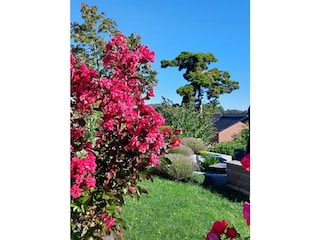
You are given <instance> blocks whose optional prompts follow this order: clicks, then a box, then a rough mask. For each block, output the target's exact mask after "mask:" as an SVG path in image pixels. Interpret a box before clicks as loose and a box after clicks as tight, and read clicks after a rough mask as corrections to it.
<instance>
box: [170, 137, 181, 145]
mask: <svg viewBox="0 0 320 240" xmlns="http://www.w3.org/2000/svg"><path fill="white" fill-rule="evenodd" d="M180 144H181V139H180V138H174V139H173V143H172V144H171V147H179V146H180Z"/></svg>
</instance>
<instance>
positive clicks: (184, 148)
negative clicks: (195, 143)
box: [169, 144, 194, 157]
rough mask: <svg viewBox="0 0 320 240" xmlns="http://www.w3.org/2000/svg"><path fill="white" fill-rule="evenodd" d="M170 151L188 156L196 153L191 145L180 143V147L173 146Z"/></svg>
mask: <svg viewBox="0 0 320 240" xmlns="http://www.w3.org/2000/svg"><path fill="white" fill-rule="evenodd" d="M169 153H176V154H181V155H184V156H188V157H189V156H192V155H193V154H194V152H193V150H192V149H191V148H190V147H188V146H186V145H183V144H180V146H179V147H175V148H171V149H170V150H169Z"/></svg>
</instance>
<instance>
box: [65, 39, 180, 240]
mask: <svg viewBox="0 0 320 240" xmlns="http://www.w3.org/2000/svg"><path fill="white" fill-rule="evenodd" d="M153 61H154V52H152V51H150V50H149V48H148V47H147V46H144V45H140V44H138V43H137V44H136V45H135V46H131V47H130V48H129V47H128V44H127V38H126V37H125V36H124V35H123V34H118V35H117V36H115V37H114V38H112V39H111V40H110V41H109V42H108V43H107V45H106V57H105V58H104V59H103V63H104V67H105V68H106V72H107V73H108V76H107V77H102V78H100V76H99V74H98V72H96V71H95V70H94V69H89V68H87V66H86V65H85V64H84V63H79V62H77V60H76V59H75V58H74V56H73V55H72V54H71V65H70V72H71V74H70V77H71V88H70V89H71V119H70V120H71V121H70V124H71V126H70V128H71V154H70V156H71V163H70V168H71V169H70V176H71V189H70V194H71V203H70V206H71V239H77V240H80V239H81V240H82V239H83V240H84V239H101V238H105V237H107V236H110V237H111V238H112V239H120V238H122V237H123V236H124V234H123V231H124V229H125V228H126V224H125V222H124V220H123V219H122V218H121V217H120V214H121V211H122V210H121V206H122V205H123V204H124V203H125V196H131V197H135V198H136V199H139V197H140V195H141V194H142V193H143V192H147V190H145V189H141V188H140V187H139V185H138V184H139V182H140V181H143V180H146V179H151V180H152V176H151V174H150V173H149V171H148V169H149V168H150V167H153V166H156V165H158V164H159V158H160V157H162V156H163V155H164V154H165V153H167V152H168V150H169V149H170V148H172V147H177V146H179V145H180V139H179V138H176V137H175V136H176V134H179V133H180V132H181V131H179V130H177V129H175V128H171V129H168V128H164V129H162V130H160V127H161V126H163V125H164V124H165V119H164V118H163V116H161V115H160V114H159V113H158V112H156V111H155V110H154V108H153V107H151V106H148V105H146V103H145V100H148V99H150V97H153V96H154V92H153V89H152V88H146V86H147V83H146V81H145V79H144V77H143V76H142V74H141V73H140V71H141V69H143V68H144V66H146V65H147V64H149V62H153ZM146 89H148V90H147V91H146V92H145V90H146Z"/></svg>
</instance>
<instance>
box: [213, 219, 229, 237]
mask: <svg viewBox="0 0 320 240" xmlns="http://www.w3.org/2000/svg"><path fill="white" fill-rule="evenodd" d="M227 225H228V224H227V222H226V220H221V221H215V222H214V223H213V225H212V229H211V232H214V233H218V234H221V233H223V232H224V230H225V229H226V227H227Z"/></svg>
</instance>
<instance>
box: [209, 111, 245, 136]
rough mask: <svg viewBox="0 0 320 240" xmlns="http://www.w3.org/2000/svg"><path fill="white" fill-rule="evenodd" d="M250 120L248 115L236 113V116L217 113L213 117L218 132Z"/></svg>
mask: <svg viewBox="0 0 320 240" xmlns="http://www.w3.org/2000/svg"><path fill="white" fill-rule="evenodd" d="M246 120H248V114H247V113H236V114H231V113H228V114H221V113H216V114H214V115H213V123H214V127H215V128H216V129H217V131H218V132H221V131H222V130H224V129H226V128H228V127H230V126H232V125H234V124H236V123H237V122H245V121H246Z"/></svg>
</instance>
